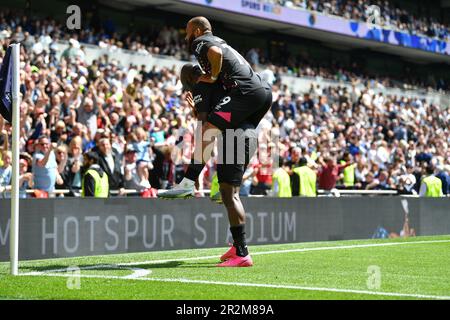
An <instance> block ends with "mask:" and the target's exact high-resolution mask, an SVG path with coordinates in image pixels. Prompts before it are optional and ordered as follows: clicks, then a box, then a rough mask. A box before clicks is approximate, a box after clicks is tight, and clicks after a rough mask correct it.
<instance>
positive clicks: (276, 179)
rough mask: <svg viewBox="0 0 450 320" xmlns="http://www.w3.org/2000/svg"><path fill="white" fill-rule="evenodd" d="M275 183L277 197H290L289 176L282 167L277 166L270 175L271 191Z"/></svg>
mask: <svg viewBox="0 0 450 320" xmlns="http://www.w3.org/2000/svg"><path fill="white" fill-rule="evenodd" d="M275 183H277V184H278V191H277V197H279V198H290V197H292V190H291V178H290V177H289V173H287V172H286V171H285V170H284V169H283V168H278V169H277V170H276V171H275V172H274V173H273V175H272V191H273V192H275V191H274V189H275Z"/></svg>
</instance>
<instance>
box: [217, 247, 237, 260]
mask: <svg viewBox="0 0 450 320" xmlns="http://www.w3.org/2000/svg"><path fill="white" fill-rule="evenodd" d="M234 257H237V255H236V247H235V246H233V245H231V247H230V249H228V251H227V252H225V253H224V254H223V255H222V256H221V257H220V261H226V260H228V259H231V258H234Z"/></svg>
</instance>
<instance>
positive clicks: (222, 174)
mask: <svg viewBox="0 0 450 320" xmlns="http://www.w3.org/2000/svg"><path fill="white" fill-rule="evenodd" d="M186 40H187V42H188V47H189V49H190V50H191V52H192V53H193V54H194V55H195V56H196V58H197V60H198V62H199V64H200V66H201V69H202V71H203V72H202V73H201V74H198V75H197V77H196V81H197V84H196V85H195V87H197V85H198V86H200V87H203V88H205V87H204V86H206V85H208V84H209V86H208V87H209V88H210V89H211V90H213V91H214V92H215V93H216V92H218V91H217V88H218V86H220V87H222V88H223V89H224V92H223V96H222V98H221V99H220V101H219V103H218V104H216V105H215V106H214V108H213V109H212V110H211V111H210V112H209V113H208V114H207V116H206V117H205V120H206V121H204V122H202V123H201V130H202V139H201V140H202V141H201V143H197V144H196V146H195V149H196V150H195V151H194V156H193V160H192V162H191V164H190V165H189V167H188V170H187V171H186V174H185V177H184V178H183V180H182V181H181V182H180V184H179V185H177V186H175V187H174V188H173V189H171V190H168V191H164V192H159V193H158V197H161V198H168V199H174V198H186V197H192V196H193V195H194V192H195V181H196V180H197V178H198V176H199V175H200V173H201V171H202V170H203V167H204V165H205V163H206V161H208V160H209V158H208V157H210V153H209V154H208V152H206V153H205V152H204V151H205V150H206V149H207V148H208V147H209V145H210V143H211V140H208V139H205V137H206V136H210V137H211V136H218V137H219V136H220V137H223V138H224V141H223V146H224V148H223V149H224V150H228V148H226V146H227V142H226V138H225V137H226V136H227V135H226V134H224V133H225V132H226V131H230V130H236V129H239V128H241V129H249V130H245V132H243V130H240V132H243V133H242V134H243V135H244V136H245V135H246V134H248V133H249V132H253V138H254V129H255V128H256V127H257V126H258V124H259V122H260V121H261V119H262V118H263V117H264V115H265V114H266V113H267V111H268V110H269V109H270V107H271V105H272V91H271V87H270V85H269V84H268V83H267V82H266V81H264V80H263V79H262V78H261V77H260V76H259V75H258V74H256V73H255V72H254V71H253V70H252V68H251V67H250V65H249V64H248V63H247V61H246V60H245V59H244V58H243V57H242V56H241V55H240V54H239V53H238V52H237V51H236V50H234V49H233V48H232V47H230V46H229V45H228V44H227V43H226V42H225V41H224V40H222V39H220V38H218V37H216V36H214V35H213V34H212V28H211V24H210V23H209V21H208V20H207V19H206V18H204V17H195V18H192V19H191V20H190V21H189V22H188V24H187V26H186ZM197 89H198V87H197ZM219 92H220V91H219ZM195 99H196V98H195V96H194V97H193V100H194V101H195ZM213 100H214V99H213ZM252 129H253V130H252ZM236 131H237V130H236ZM205 133H206V134H205ZM251 136H252V134H251V133H250V134H249V137H250V139H247V138H245V139H242V140H240V141H245V143H246V146H245V162H242V161H237V163H234V164H229V163H228V161H226V162H227V163H223V164H221V163H219V164H218V166H217V173H218V179H219V184H220V193H221V195H222V201H223V203H224V205H225V207H226V209H227V212H228V218H229V222H230V231H231V234H232V237H233V241H234V243H233V246H232V247H231V248H230V249H229V250H228V251H227V252H226V253H225V254H224V255H223V256H222V257H221V260H222V261H223V262H222V263H220V264H218V266H220V267H249V266H252V265H253V261H252V259H251V257H250V255H249V253H248V249H247V244H246V241H245V210H244V208H243V206H242V202H241V200H240V198H239V188H240V185H241V183H242V176H243V174H244V170H245V167H246V165H247V164H248V161H247V160H249V158H251V156H252V154H250V153H251V152H252V151H254V150H251V149H252V148H251V147H250V144H251V142H249V140H254V139H252V138H251ZM238 140H239V139H238ZM237 147H238V148H239V146H237ZM253 149H254V148H253ZM219 152H220V151H219ZM234 152H235V153H237V152H236V150H234ZM236 156H239V155H236V154H234V155H233V157H234V159H235V158H236ZM222 159H225V156H223V158H222ZM224 162H225V161H224Z"/></svg>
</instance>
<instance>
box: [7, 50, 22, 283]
mask: <svg viewBox="0 0 450 320" xmlns="http://www.w3.org/2000/svg"><path fill="white" fill-rule="evenodd" d="M11 46H12V52H11V58H12V62H13V74H12V106H13V107H12V156H13V158H12V180H11V183H12V193H11V229H10V239H9V240H10V241H9V244H10V251H9V253H10V257H11V274H12V275H18V274H19V139H20V135H19V134H20V73H19V70H20V43H17V44H12V45H11Z"/></svg>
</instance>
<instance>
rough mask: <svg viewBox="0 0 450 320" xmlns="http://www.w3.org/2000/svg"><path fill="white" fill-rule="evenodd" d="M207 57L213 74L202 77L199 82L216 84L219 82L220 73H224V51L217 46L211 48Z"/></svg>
mask: <svg viewBox="0 0 450 320" xmlns="http://www.w3.org/2000/svg"><path fill="white" fill-rule="evenodd" d="M207 57H208V61H209V63H210V65H211V73H210V74H205V75H202V76H201V77H200V78H199V79H198V81H199V82H200V81H201V82H207V83H214V82H216V81H217V78H218V77H219V73H220V71H222V60H223V53H222V49H221V48H219V47H217V46H212V47H210V48H209V49H208V53H207Z"/></svg>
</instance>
